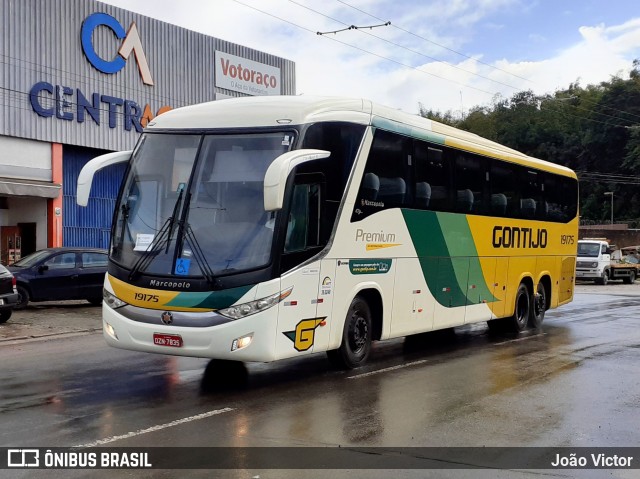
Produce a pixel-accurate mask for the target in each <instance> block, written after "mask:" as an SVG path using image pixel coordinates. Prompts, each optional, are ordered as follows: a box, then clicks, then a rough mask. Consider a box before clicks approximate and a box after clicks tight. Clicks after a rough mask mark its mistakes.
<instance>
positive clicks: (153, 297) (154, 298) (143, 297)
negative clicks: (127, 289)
mask: <svg viewBox="0 0 640 479" xmlns="http://www.w3.org/2000/svg"><path fill="white" fill-rule="evenodd" d="M133 297H134V299H135V300H136V301H147V302H150V303H157V302H158V301H160V298H159V297H158V295H157V294H144V293H134V296H133Z"/></svg>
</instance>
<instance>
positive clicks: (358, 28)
mask: <svg viewBox="0 0 640 479" xmlns="http://www.w3.org/2000/svg"><path fill="white" fill-rule="evenodd" d="M292 3H296V2H292ZM296 5H300V4H299V3H296ZM300 6H303V5H300ZM305 8H306V7H305ZM340 23H342V22H340ZM389 25H391V22H386V23H381V24H380V25H365V26H362V27H359V26H357V25H349V26H348V27H347V28H342V29H340V30H334V31H332V32H316V33H317V34H318V35H328V34H330V33H333V34H335V33H340V32H346V31H347V30H362V29H363V28H368V29H369V30H371V29H372V28H378V27H388V26H389Z"/></svg>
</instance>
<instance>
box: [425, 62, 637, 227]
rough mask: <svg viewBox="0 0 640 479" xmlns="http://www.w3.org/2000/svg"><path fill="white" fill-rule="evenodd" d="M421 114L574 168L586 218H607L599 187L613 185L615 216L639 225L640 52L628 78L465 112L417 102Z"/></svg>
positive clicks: (522, 95)
mask: <svg viewBox="0 0 640 479" xmlns="http://www.w3.org/2000/svg"><path fill="white" fill-rule="evenodd" d="M420 114H421V115H422V116H424V117H427V118H431V119H433V120H436V121H440V122H443V123H446V124H449V125H452V126H455V127H456V128H460V129H463V130H467V131H471V132H473V133H477V134H478V135H481V136H484V137H485V138H489V139H491V140H494V141H497V142H498V143H502V144H504V145H506V146H509V147H511V148H515V149H517V150H520V151H522V152H524V153H526V154H528V155H530V156H534V157H536V158H540V159H543V160H547V161H550V162H553V163H557V164H560V165H564V166H568V167H569V168H572V169H573V170H575V171H576V173H577V174H578V178H579V179H580V212H581V217H582V218H581V219H582V222H583V223H584V224H593V223H608V222H609V221H610V214H611V196H608V195H605V194H604V193H605V192H613V194H614V211H613V215H614V222H616V223H618V222H628V223H629V224H630V227H640V60H635V61H634V62H633V69H632V71H631V72H630V74H629V77H628V78H622V77H620V76H616V77H613V78H611V79H610V80H609V81H606V82H602V83H600V84H598V85H588V86H586V87H582V86H580V85H579V82H576V83H573V84H571V85H569V87H568V88H567V89H565V90H559V91H556V92H555V93H554V94H552V95H551V94H547V95H536V94H534V93H533V92H532V91H521V92H518V93H516V94H514V95H513V96H512V97H511V98H508V99H505V98H503V97H495V98H494V99H493V102H492V104H491V105H489V106H475V107H473V108H471V109H470V110H469V111H468V112H466V113H465V115H464V116H463V118H460V117H459V115H456V114H454V113H453V112H452V111H447V112H444V113H442V112H439V111H432V110H427V109H425V108H424V107H423V106H422V105H420Z"/></svg>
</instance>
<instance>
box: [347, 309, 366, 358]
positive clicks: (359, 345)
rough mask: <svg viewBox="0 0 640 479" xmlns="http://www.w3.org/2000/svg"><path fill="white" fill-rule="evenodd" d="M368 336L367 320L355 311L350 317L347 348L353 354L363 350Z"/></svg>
mask: <svg viewBox="0 0 640 479" xmlns="http://www.w3.org/2000/svg"><path fill="white" fill-rule="evenodd" d="M368 337H369V325H368V323H367V320H366V319H365V318H364V317H363V316H362V315H361V314H360V312H359V311H356V312H355V313H354V315H353V316H352V317H351V327H350V328H349V349H351V351H353V352H354V353H355V354H361V353H363V352H364V350H365V348H366V345H367V340H368Z"/></svg>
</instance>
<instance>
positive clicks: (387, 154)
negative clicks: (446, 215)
mask: <svg viewBox="0 0 640 479" xmlns="http://www.w3.org/2000/svg"><path fill="white" fill-rule="evenodd" d="M409 147H410V140H409V138H407V137H406V136H402V135H398V134H395V133H390V132H388V131H384V130H378V131H376V133H375V137H374V139H373V144H372V145H371V151H370V152H369V157H368V158H367V164H366V166H365V172H364V175H363V177H362V182H361V183H360V189H359V190H358V197H357V199H356V206H355V208H354V212H353V214H352V217H351V221H359V220H362V219H364V218H366V217H367V216H369V215H372V214H374V213H377V212H378V211H381V210H383V209H389V208H398V207H403V206H409V205H410V204H411V192H410V191H409V188H408V187H407V185H408V184H409V175H410V162H411V159H410V158H411V156H410V149H409Z"/></svg>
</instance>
